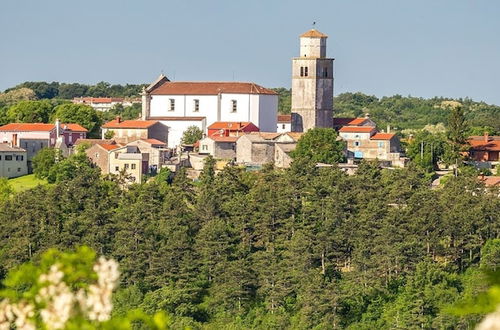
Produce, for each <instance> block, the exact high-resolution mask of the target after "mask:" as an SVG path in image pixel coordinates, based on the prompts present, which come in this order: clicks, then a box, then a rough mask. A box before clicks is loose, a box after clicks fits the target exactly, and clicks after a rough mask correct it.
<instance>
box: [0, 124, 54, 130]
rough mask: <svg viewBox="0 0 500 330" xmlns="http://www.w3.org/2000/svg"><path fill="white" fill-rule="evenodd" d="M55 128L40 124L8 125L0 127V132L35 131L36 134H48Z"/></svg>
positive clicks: (50, 125)
mask: <svg viewBox="0 0 500 330" xmlns="http://www.w3.org/2000/svg"><path fill="white" fill-rule="evenodd" d="M55 127H56V126H55V125H54V124H42V123H35V124H30V123H10V124H7V125H3V126H0V131H37V132H50V131H52V130H53V129H54V128H55Z"/></svg>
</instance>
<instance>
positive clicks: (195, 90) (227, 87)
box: [151, 81, 277, 95]
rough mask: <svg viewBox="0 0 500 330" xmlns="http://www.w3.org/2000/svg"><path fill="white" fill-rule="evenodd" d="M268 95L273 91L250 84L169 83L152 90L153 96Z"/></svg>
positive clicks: (273, 93)
mask: <svg viewBox="0 0 500 330" xmlns="http://www.w3.org/2000/svg"><path fill="white" fill-rule="evenodd" d="M219 93H225V94H268V95H277V93H276V92H275V91H273V90H270V89H267V88H264V87H262V86H259V85H257V84H254V83H248V82H191V81H167V82H165V83H163V84H161V85H160V86H157V87H156V88H154V89H153V90H151V94H152V95H217V94H219Z"/></svg>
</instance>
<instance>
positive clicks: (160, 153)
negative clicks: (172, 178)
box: [127, 139, 171, 173]
mask: <svg viewBox="0 0 500 330" xmlns="http://www.w3.org/2000/svg"><path fill="white" fill-rule="evenodd" d="M127 146H134V147H137V148H138V151H139V152H140V153H144V154H148V155H149V158H148V165H149V169H148V173H150V172H153V173H155V172H156V171H158V170H159V169H160V168H161V167H162V165H163V164H164V163H165V162H166V161H167V160H168V159H169V158H170V156H171V151H170V149H167V144H166V143H165V142H162V141H159V140H156V139H141V140H136V141H132V142H130V143H128V144H127Z"/></svg>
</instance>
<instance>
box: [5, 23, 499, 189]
mask: <svg viewBox="0 0 500 330" xmlns="http://www.w3.org/2000/svg"><path fill="white" fill-rule="evenodd" d="M326 42H327V35H325V34H323V33H321V32H319V31H317V30H315V29H312V30H309V31H307V32H305V33H303V34H302V35H300V47H299V56H297V57H295V58H293V59H292V72H291V73H292V95H291V115H280V114H278V95H277V93H276V92H275V91H273V90H271V89H268V88H265V87H262V86H260V85H258V84H256V83H252V82H177V81H170V79H169V78H168V77H166V76H165V75H163V74H162V75H160V76H159V77H158V78H157V79H156V80H155V81H153V82H152V83H151V84H150V85H149V86H148V87H145V88H143V90H142V93H141V95H140V96H141V98H140V99H138V98H135V99H128V100H126V99H123V98H105V97H100V98H93V97H79V98H75V99H74V100H73V103H75V104H86V105H89V106H91V107H93V108H94V109H96V110H98V111H103V112H106V111H109V110H110V109H111V108H112V107H113V106H116V105H117V104H118V105H120V106H131V105H133V104H138V103H140V104H141V105H142V112H141V116H140V118H137V119H135V120H122V119H121V118H120V116H117V117H116V118H115V119H114V120H111V121H109V122H106V123H104V124H103V125H102V127H101V128H100V131H101V139H95V138H93V139H89V138H87V134H88V130H87V129H85V128H84V127H82V126H81V125H79V124H76V123H61V122H60V121H59V120H56V121H55V123H53V124H45V123H36V122H34V123H10V124H7V125H4V126H1V127H0V142H1V143H2V144H1V145H0V146H1V149H0V153H1V156H3V157H2V158H0V159H1V160H0V175H1V176H5V177H17V176H22V175H25V174H27V173H31V172H32V171H33V166H32V164H31V162H32V159H33V157H34V156H35V155H36V154H37V153H38V152H39V151H40V150H42V149H43V148H57V149H60V150H61V151H62V155H63V156H65V157H67V156H68V155H70V154H73V153H75V152H76V151H75V150H76V149H75V148H76V147H77V146H81V147H82V148H84V149H85V152H86V155H87V156H88V157H89V158H90V159H91V160H92V162H93V163H95V164H96V165H97V166H99V167H100V169H101V171H102V173H103V174H116V175H118V174H120V173H121V174H122V175H126V177H128V182H129V183H140V182H143V180H144V179H145V178H147V177H148V176H151V175H155V174H156V173H158V172H159V171H160V170H161V169H162V168H165V167H166V168H168V169H169V170H170V171H171V172H174V173H175V172H176V171H177V170H178V169H179V168H181V167H187V168H189V169H190V170H189V173H190V176H191V177H193V178H197V177H198V175H199V173H200V171H201V169H202V168H203V164H204V159H205V158H206V157H208V156H212V157H213V158H214V159H216V160H217V168H218V169H222V168H223V167H224V166H226V165H227V164H232V165H237V166H244V167H246V168H247V169H250V170H258V169H259V168H262V166H263V165H265V164H270V163H271V164H274V166H275V167H277V168H287V167H289V166H290V164H291V162H292V160H293V157H292V155H293V151H294V150H295V148H296V146H297V143H298V142H299V140H300V138H301V137H302V136H303V134H305V133H306V132H307V131H309V130H311V129H315V128H329V129H335V131H336V132H337V134H338V140H339V141H342V142H343V145H344V150H343V159H344V160H343V162H340V163H338V164H337V166H339V167H340V168H342V169H343V170H345V171H346V172H348V173H350V174H352V173H354V172H355V170H356V168H357V164H358V163H359V161H361V160H374V161H375V160H376V161H378V162H379V163H380V165H381V166H383V167H387V168H397V167H399V168H401V167H404V166H406V164H407V163H408V160H409V159H408V158H407V157H406V156H405V155H404V152H403V150H402V147H401V144H400V141H399V140H400V138H399V135H398V134H397V132H395V131H391V128H390V127H389V126H388V127H386V128H385V129H379V128H378V127H377V124H376V123H375V122H374V121H373V120H371V119H370V117H369V114H366V115H365V116H364V117H362V118H340V117H337V116H335V111H334V108H335V107H334V104H333V88H334V73H333V62H334V59H333V58H329V57H328V56H327V44H326ZM190 132H191V136H189V133H190ZM193 139H194V140H193ZM470 141H471V143H470V146H471V148H470V150H469V151H468V153H469V154H470V155H471V157H472V158H473V160H474V161H476V162H479V163H481V162H487V163H488V164H489V167H491V168H494V167H495V165H496V164H497V163H498V151H499V150H498V149H499V147H498V143H500V142H499V141H500V138H499V137H496V136H485V137H478V136H476V137H471V138H470ZM322 165H328V164H321V163H318V166H322Z"/></svg>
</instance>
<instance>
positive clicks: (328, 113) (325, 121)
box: [292, 29, 333, 132]
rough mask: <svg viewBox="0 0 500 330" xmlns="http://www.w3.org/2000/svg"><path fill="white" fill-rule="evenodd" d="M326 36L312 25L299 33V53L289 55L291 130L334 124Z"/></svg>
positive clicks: (331, 78)
mask: <svg viewBox="0 0 500 330" xmlns="http://www.w3.org/2000/svg"><path fill="white" fill-rule="evenodd" d="M327 38H328V36H327V35H326V34H323V33H321V32H319V31H317V30H315V29H312V30H309V31H307V32H306V33H304V34H302V35H301V36H300V56H299V57H295V58H293V59H292V132H306V131H307V130H308V129H310V128H314V127H329V128H331V127H333V58H327V57H326V39H327Z"/></svg>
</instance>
